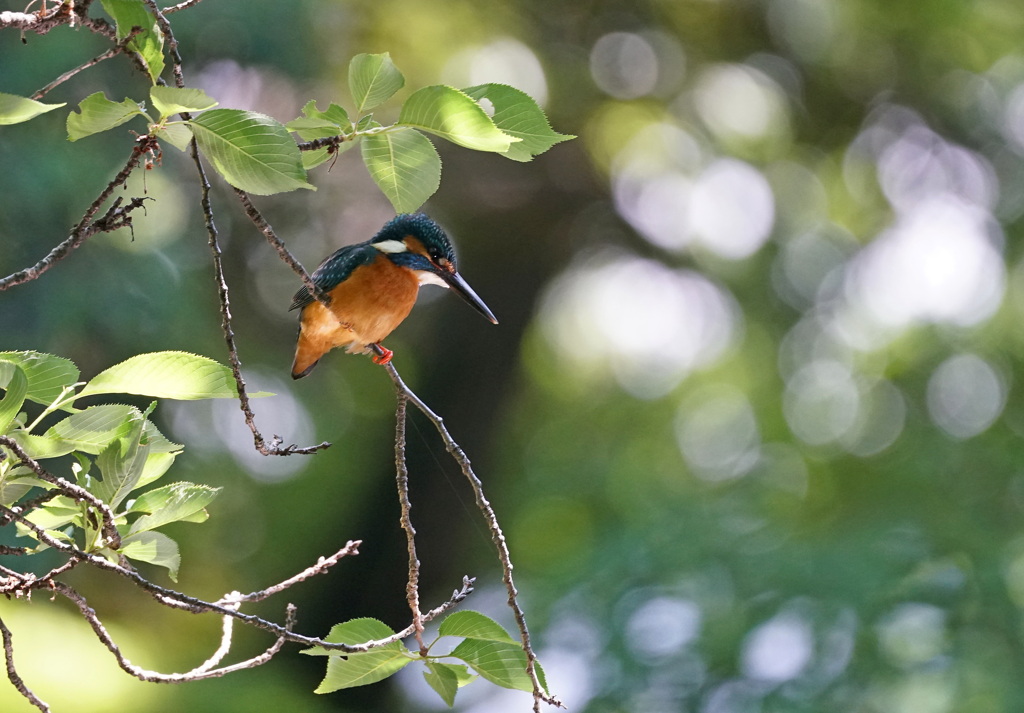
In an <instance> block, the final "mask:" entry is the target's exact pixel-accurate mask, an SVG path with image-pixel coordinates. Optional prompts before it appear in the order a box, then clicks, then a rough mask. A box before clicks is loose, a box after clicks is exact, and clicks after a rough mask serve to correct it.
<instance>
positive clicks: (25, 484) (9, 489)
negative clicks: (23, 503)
mask: <svg viewBox="0 0 1024 713" xmlns="http://www.w3.org/2000/svg"><path fill="white" fill-rule="evenodd" d="M38 484H39V481H38V480H36V479H35V478H32V477H28V478H15V477H12V476H8V477H5V478H0V504H2V505H7V506H8V507H10V506H11V505H13V504H14V503H16V502H18V501H19V500H20V499H21V498H22V496H24V495H25V493H27V492H28V491H29V490H31V489H32V488H34V487H36V486H37V485H38Z"/></svg>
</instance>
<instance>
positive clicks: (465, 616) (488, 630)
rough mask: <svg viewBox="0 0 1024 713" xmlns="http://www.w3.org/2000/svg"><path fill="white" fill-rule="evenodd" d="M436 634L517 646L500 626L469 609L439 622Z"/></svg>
mask: <svg viewBox="0 0 1024 713" xmlns="http://www.w3.org/2000/svg"><path fill="white" fill-rule="evenodd" d="M437 633H438V635H439V636H462V637H464V638H467V639H482V640H485V641H504V642H505V643H509V644H516V645H518V642H517V641H516V640H515V639H513V638H512V637H511V636H510V635H509V633H508V632H507V631H505V629H504V627H502V625H501V624H499V623H498V622H496V621H495V620H494V619H491V618H490V617H488V616H484V615H483V614H481V613H480V612H476V611H472V610H469V609H467V610H464V611H457V612H455V613H454V614H450V615H449V616H448V617H447V618H446V619H445V620H444V621H442V622H441V625H440V626H439V627H438V629H437Z"/></svg>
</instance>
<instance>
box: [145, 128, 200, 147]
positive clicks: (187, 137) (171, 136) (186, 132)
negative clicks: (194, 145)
mask: <svg viewBox="0 0 1024 713" xmlns="http://www.w3.org/2000/svg"><path fill="white" fill-rule="evenodd" d="M152 128H153V127H150V130H152ZM156 137H157V139H160V140H162V141H166V142H167V143H169V144H170V145H171V146H173V147H174V148H176V149H178V150H179V151H185V150H186V149H187V148H188V145H189V142H191V141H192V129H190V128H189V127H188V125H187V124H164V125H163V126H161V127H159V128H158V129H157V130H156Z"/></svg>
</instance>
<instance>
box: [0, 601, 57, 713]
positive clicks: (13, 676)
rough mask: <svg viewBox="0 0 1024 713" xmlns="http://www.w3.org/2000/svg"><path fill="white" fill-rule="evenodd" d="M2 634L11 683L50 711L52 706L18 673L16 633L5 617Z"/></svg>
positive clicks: (1, 621)
mask: <svg viewBox="0 0 1024 713" xmlns="http://www.w3.org/2000/svg"><path fill="white" fill-rule="evenodd" d="M0 635H2V636H3V640H4V658H5V660H6V661H7V678H9V679H10V681H11V683H12V684H13V685H14V687H15V688H16V689H18V693H20V694H21V695H22V696H24V697H25V699H26V700H27V701H28V702H29V703H31V704H32V705H34V706H35V707H36V708H38V709H39V710H41V711H43V713H50V706H48V705H46V703H44V702H43V701H41V700H39V698H38V697H37V696H36V694H34V693H33V692H32V691H31V690H30V689H29V687H28V686H26V685H25V682H24V681H22V680H21V676H19V675H18V669H17V668H15V666H14V635H13V634H11V630H10V629H8V628H7V624H5V623H4V620H3V619H0Z"/></svg>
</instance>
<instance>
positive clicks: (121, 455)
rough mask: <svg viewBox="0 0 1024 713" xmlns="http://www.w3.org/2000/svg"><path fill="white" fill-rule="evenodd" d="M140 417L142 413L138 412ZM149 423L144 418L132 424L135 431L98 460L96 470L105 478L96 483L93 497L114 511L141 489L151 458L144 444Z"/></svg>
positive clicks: (110, 445)
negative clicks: (147, 461) (144, 429)
mask: <svg viewBox="0 0 1024 713" xmlns="http://www.w3.org/2000/svg"><path fill="white" fill-rule="evenodd" d="M136 413H138V412H136ZM144 424H145V421H144V420H143V418H142V415H141V414H138V415H137V416H135V417H134V418H133V420H132V422H131V424H130V425H131V429H130V430H129V431H128V433H126V434H125V435H124V436H122V437H120V438H116V439H114V440H113V441H111V442H110V444H109V445H108V446H107V447H106V448H104V449H103V450H102V451H100V453H99V455H98V456H96V467H97V468H99V470H100V473H101V474H102V476H103V478H102V480H101V479H98V478H96V479H93V481H92V487H91V488H90V490H91V491H92V493H93V494H94V495H95V496H96V497H98V498H99V499H100V500H103V501H104V502H106V503H107V504H108V505H110V506H111V507H117V506H118V505H120V504H121V501H122V500H124V499H125V498H127V497H128V494H129V493H131V491H133V490H135V488H137V487H138V484H139V479H140V478H141V477H142V471H143V469H144V468H145V465H146V459H147V458H148V457H149V444H148V443H147V444H144V443H142V434H143V427H144Z"/></svg>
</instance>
